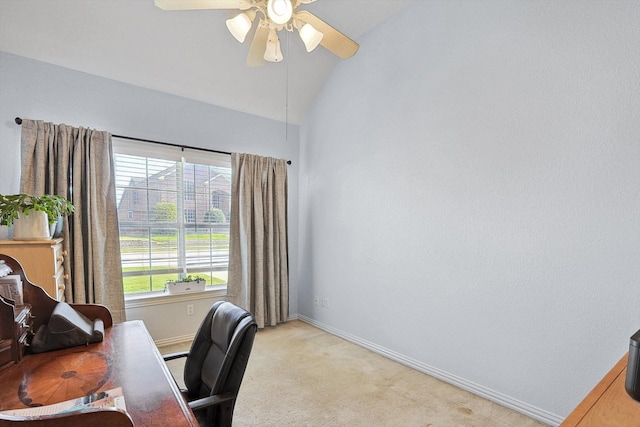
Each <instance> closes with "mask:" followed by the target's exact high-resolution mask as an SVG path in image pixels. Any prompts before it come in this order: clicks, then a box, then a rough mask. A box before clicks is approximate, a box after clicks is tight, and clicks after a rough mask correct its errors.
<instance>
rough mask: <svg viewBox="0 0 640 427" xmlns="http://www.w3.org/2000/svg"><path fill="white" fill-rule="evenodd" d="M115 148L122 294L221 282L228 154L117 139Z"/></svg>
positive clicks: (228, 187) (226, 256)
mask: <svg viewBox="0 0 640 427" xmlns="http://www.w3.org/2000/svg"><path fill="white" fill-rule="evenodd" d="M113 146H114V148H113V151H114V159H115V174H116V192H117V193H116V194H117V203H118V222H119V226H120V249H121V253H122V271H123V276H124V277H123V279H124V292H125V296H126V295H131V294H136V293H144V292H147V293H148V292H154V291H162V290H164V287H165V282H166V281H167V280H176V279H180V278H183V277H185V276H187V275H192V276H196V275H198V276H200V277H203V278H205V280H206V282H207V285H208V286H212V285H213V286H216V285H218V286H224V285H226V283H227V270H228V265H229V222H228V219H229V209H230V203H229V201H228V200H229V196H228V195H229V194H230V193H231V157H230V156H229V155H224V154H215V153H209V152H204V151H200V150H188V149H185V151H184V152H183V151H182V150H181V149H179V148H174V147H166V146H161V145H158V144H151V143H143V142H134V141H129V140H123V139H119V138H113ZM190 160H191V162H190ZM215 194H219V195H220V197H217V198H216V197H212V195H215ZM223 196H224V197H223ZM221 197H222V198H221ZM225 197H226V198H225ZM214 201H215V205H214ZM212 212H213V214H215V215H213V214H212ZM212 218H215V220H213V219H212Z"/></svg>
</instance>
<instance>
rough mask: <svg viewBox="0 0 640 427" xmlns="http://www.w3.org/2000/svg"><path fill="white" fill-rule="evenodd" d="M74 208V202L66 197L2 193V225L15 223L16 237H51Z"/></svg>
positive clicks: (40, 238) (0, 215)
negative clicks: (63, 218)
mask: <svg viewBox="0 0 640 427" xmlns="http://www.w3.org/2000/svg"><path fill="white" fill-rule="evenodd" d="M72 212H73V204H72V203H71V202H70V201H69V200H67V199H65V198H64V197H60V196H55V195H51V194H45V195H44V196H33V195H29V194H12V195H2V194H0V225H6V226H7V227H11V226H12V225H13V240H43V239H44V240H48V239H50V238H52V237H53V236H54V235H55V234H56V229H57V225H58V224H60V231H61V220H62V217H64V216H67V215H69V214H70V213H72Z"/></svg>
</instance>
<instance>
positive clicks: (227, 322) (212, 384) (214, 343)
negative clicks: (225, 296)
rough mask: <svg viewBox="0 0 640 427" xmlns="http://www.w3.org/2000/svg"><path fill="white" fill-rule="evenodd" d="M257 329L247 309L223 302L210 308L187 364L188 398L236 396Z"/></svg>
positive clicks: (186, 382) (185, 371) (185, 376)
mask: <svg viewBox="0 0 640 427" xmlns="http://www.w3.org/2000/svg"><path fill="white" fill-rule="evenodd" d="M256 330H257V324H256V321H255V319H254V318H253V316H252V315H251V313H249V312H248V311H246V310H245V309H243V308H240V307H238V306H236V305H233V304H231V303H229V302H224V301H221V302H217V303H214V304H213V305H212V306H211V308H210V309H209V312H208V313H207V315H206V317H205V319H204V321H203V322H202V324H201V325H200V329H199V330H198V332H197V334H196V337H195V338H194V340H193V344H192V345H191V350H190V351H189V356H188V357H187V360H186V362H185V368H184V382H185V385H186V387H187V391H188V396H189V399H192V398H202V397H206V396H210V395H216V394H218V395H219V394H223V393H236V394H237V392H238V390H239V389H240V383H241V382H242V377H243V376H244V372H245V369H246V367H247V362H248V361H249V354H250V353H251V348H252V346H253V339H254V337H255V334H256ZM231 411H233V408H231ZM208 418H209V417H208Z"/></svg>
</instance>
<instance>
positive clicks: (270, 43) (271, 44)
mask: <svg viewBox="0 0 640 427" xmlns="http://www.w3.org/2000/svg"><path fill="white" fill-rule="evenodd" d="M264 59H265V61H269V62H280V61H282V60H283V59H284V58H283V56H282V51H281V50H280V40H279V39H278V34H277V33H276V30H273V29H272V30H269V37H268V38H267V48H266V49H265V50H264Z"/></svg>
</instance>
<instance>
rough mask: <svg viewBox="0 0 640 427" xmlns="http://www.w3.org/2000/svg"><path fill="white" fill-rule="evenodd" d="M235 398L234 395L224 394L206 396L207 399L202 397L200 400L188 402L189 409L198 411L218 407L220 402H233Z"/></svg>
mask: <svg viewBox="0 0 640 427" xmlns="http://www.w3.org/2000/svg"><path fill="white" fill-rule="evenodd" d="M236 397H237V396H236V394H235V393H224V394H216V395H214V396H207V397H203V398H202V399H197V400H192V401H190V402H189V408H191V410H192V411H197V410H198V409H203V408H206V407H208V406H213V405H219V404H221V403H222V402H226V401H228V400H233V399H235V398H236Z"/></svg>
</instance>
